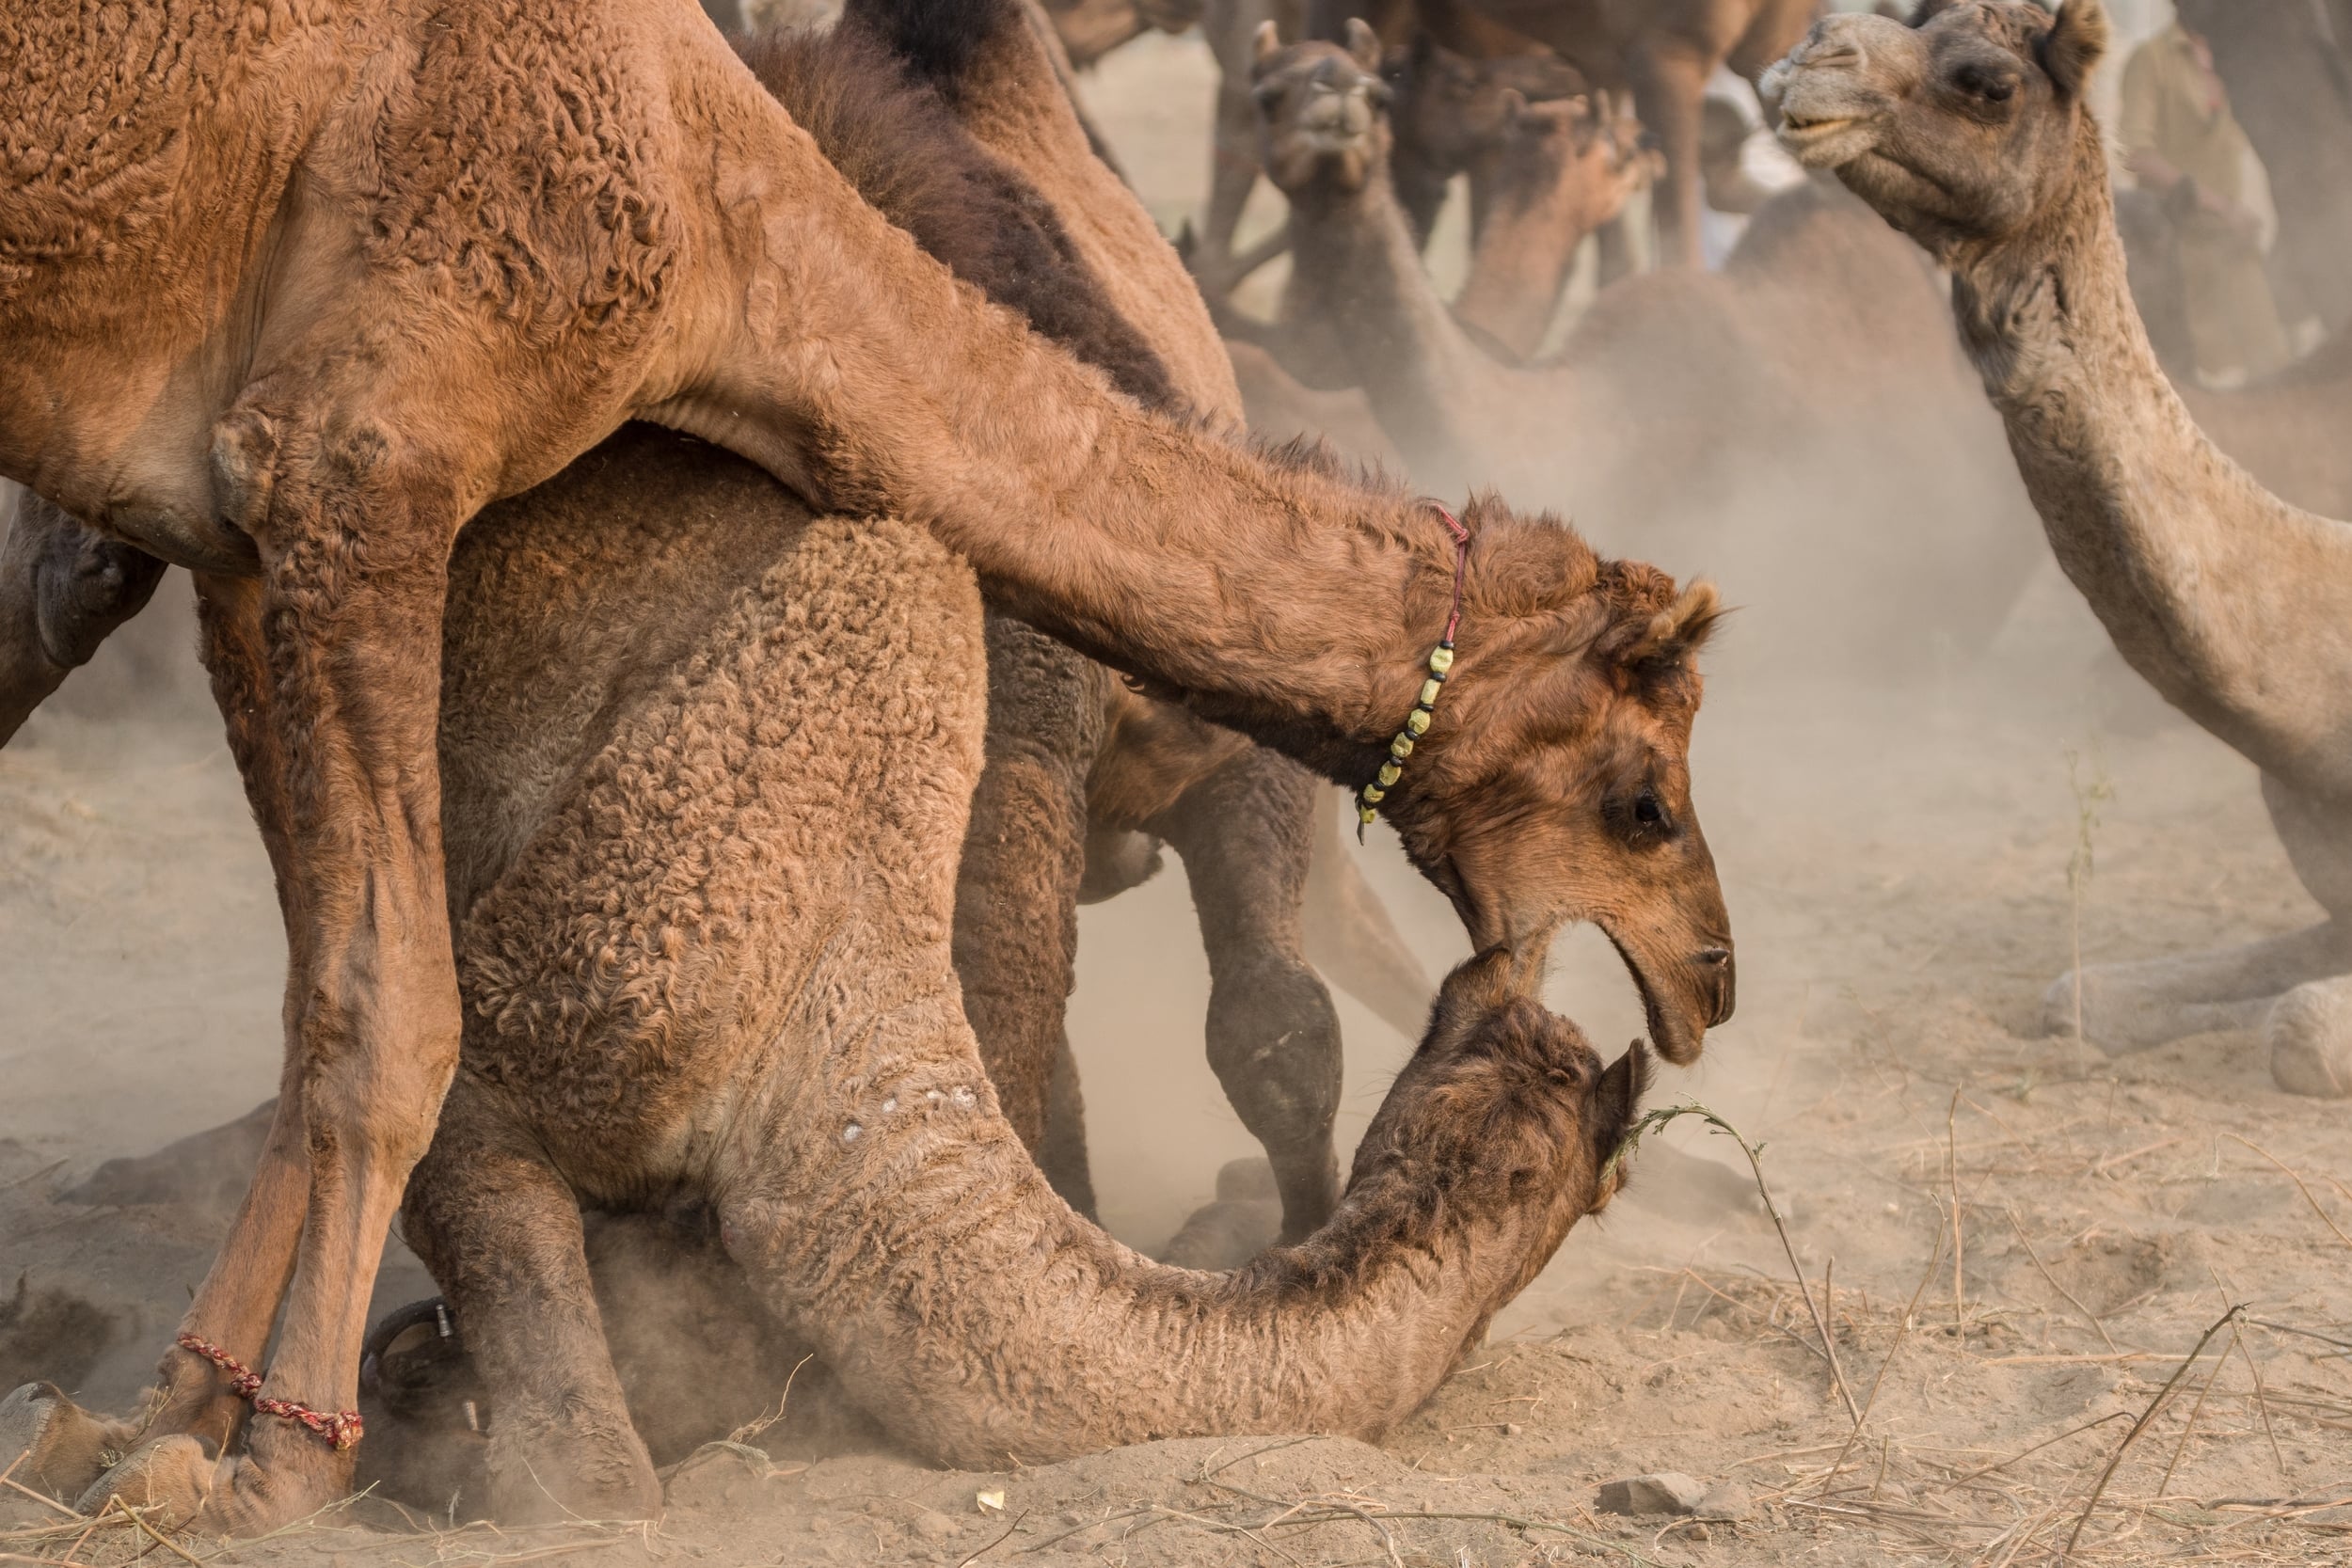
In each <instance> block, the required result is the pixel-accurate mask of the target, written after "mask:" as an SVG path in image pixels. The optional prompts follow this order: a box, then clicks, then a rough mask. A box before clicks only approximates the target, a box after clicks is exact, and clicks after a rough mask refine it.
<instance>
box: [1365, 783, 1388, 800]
mask: <svg viewBox="0 0 2352 1568" xmlns="http://www.w3.org/2000/svg"><path fill="white" fill-rule="evenodd" d="M1388 798H1389V792H1388V791H1387V790H1385V789H1382V788H1381V787H1380V786H1379V785H1378V784H1366V785H1364V800H1365V801H1366V802H1367V803H1368V804H1375V805H1376V804H1378V803H1379V802H1380V801H1382V800H1387V799H1388Z"/></svg>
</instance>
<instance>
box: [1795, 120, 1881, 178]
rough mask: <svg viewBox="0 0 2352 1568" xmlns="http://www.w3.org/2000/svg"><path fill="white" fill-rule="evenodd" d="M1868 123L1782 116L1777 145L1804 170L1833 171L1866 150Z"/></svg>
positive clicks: (1863, 121) (1867, 148)
mask: <svg viewBox="0 0 2352 1568" xmlns="http://www.w3.org/2000/svg"><path fill="white" fill-rule="evenodd" d="M1868 119H1869V117H1867V116H1865V115H1859V114H1844V115H1829V114H1824V115H1806V114H1802V113H1793V112H1792V113H1785V114H1783V115H1782V116H1781V121H1780V131H1779V141H1780V145H1781V146H1782V147H1784V148H1786V149H1787V150H1788V153H1789V155H1790V156H1792V157H1794V158H1795V159H1796V160H1797V162H1798V163H1800V164H1802V165H1804V166H1805V167H1807V168H1835V167H1836V166H1839V165H1841V164H1848V163H1851V162H1852V161H1853V160H1854V159H1856V158H1858V157H1860V156H1861V155H1862V154H1863V153H1864V152H1867V150H1869V133H1868V130H1867V123H1868Z"/></svg>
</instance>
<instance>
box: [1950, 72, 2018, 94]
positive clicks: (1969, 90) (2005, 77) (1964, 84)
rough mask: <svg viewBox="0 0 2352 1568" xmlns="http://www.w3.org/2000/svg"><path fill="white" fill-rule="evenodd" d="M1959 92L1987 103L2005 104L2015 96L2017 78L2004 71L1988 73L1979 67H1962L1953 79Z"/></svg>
mask: <svg viewBox="0 0 2352 1568" xmlns="http://www.w3.org/2000/svg"><path fill="white" fill-rule="evenodd" d="M1954 85H1956V86H1957V87H1959V88H1960V90H1961V91H1963V92H1964V93H1966V94H1968V95H1969V96H1970V97H1971V98H1980V99H1982V100H1984V102H1986V103H2008V102H2009V101H2010V99H2011V98H2013V97H2015V96H2016V94H2017V78H2016V76H2015V75H2014V74H2013V73H2011V72H2010V71H1988V70H1985V69H1984V68H1983V67H1981V66H1963V67H1962V68H1961V70H1960V71H1959V73H1958V75H1957V76H1956V77H1955V79H1954Z"/></svg>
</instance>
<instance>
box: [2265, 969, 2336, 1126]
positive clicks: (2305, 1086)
mask: <svg viewBox="0 0 2352 1568" xmlns="http://www.w3.org/2000/svg"><path fill="white" fill-rule="evenodd" d="M2263 1033H2264V1034H2265V1036H2267V1037H2268V1038H2269V1041H2270V1076H2271V1079H2272V1080H2273V1081H2274V1082H2275V1083H2277V1084H2278V1085H2279V1086H2280V1088H2282V1089H2284V1090H2286V1091H2287V1093H2289V1094H2306V1095H2310V1096H2311V1097H2312V1098H2313V1099H2315V1100H2345V1099H2352V976H2346V977H2344V978H2341V979H2335V980H2313V981H2312V982H2310V983H2309V984H2307V985H2300V986H2297V987H2296V988H2295V989H2294V990H2291V991H2289V992H2287V993H2286V994H2285V995H2284V996H2281V997H2280V998H2279V1000H2278V1002H2277V1003H2276V1004H2274V1005H2273V1006H2272V1007H2271V1009H2270V1017H2269V1019H2268V1020H2267V1021H2266V1022H2265V1024H2264V1027H2263Z"/></svg>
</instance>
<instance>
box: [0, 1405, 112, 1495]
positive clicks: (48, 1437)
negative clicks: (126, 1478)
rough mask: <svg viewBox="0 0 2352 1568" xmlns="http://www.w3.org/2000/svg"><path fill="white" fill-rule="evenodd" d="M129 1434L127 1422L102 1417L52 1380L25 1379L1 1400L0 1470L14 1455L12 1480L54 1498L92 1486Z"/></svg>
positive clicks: (79, 1493)
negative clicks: (76, 1400) (83, 1405)
mask: <svg viewBox="0 0 2352 1568" xmlns="http://www.w3.org/2000/svg"><path fill="white" fill-rule="evenodd" d="M133 1436H134V1429H133V1428H132V1426H131V1425H130V1424H129V1423H128V1422H124V1421H107V1420H102V1419H101V1418H98V1417H96V1416H93V1415H91V1414H90V1413H89V1412H88V1411H87V1410H84V1409H83V1408H82V1407H81V1406H80V1405H78V1404H75V1403H74V1402H72V1400H70V1399H67V1398H66V1397H65V1395H64V1394H63V1393H62V1392H60V1391H59V1390H58V1388H57V1386H56V1384H54V1383H28V1384H26V1385H24V1386H23V1387H22V1388H19V1389H17V1390H16V1391H15V1392H14V1393H11V1394H10V1395H8V1398H6V1399H0V1469H5V1468H7V1467H8V1462H9V1461H11V1460H14V1461H15V1462H16V1465H15V1468H14V1469H13V1470H12V1471H10V1472H9V1476H10V1479H11V1480H14V1481H23V1482H24V1484H25V1485H27V1486H30V1487H33V1488H35V1489H37V1490H39V1491H40V1492H43V1493H46V1494H47V1495H48V1496H50V1497H55V1498H56V1499H57V1500H58V1501H59V1502H67V1503H70V1502H72V1501H73V1500H74V1499H75V1498H77V1497H81V1496H82V1494H83V1493H85V1492H87V1491H88V1490H89V1489H90V1488H91V1487H92V1486H93V1485H95V1484H96V1483H97V1481H98V1479H99V1478H100V1477H101V1476H103V1474H105V1472H106V1466H107V1465H109V1464H111V1463H113V1462H114V1461H115V1460H116V1459H118V1458H119V1457H120V1455H121V1454H122V1452H123V1450H124V1449H128V1448H129V1447H130V1446H131V1443H132V1440H133ZM19 1455H22V1456H23V1457H22V1458H19V1457H18V1456H19Z"/></svg>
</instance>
